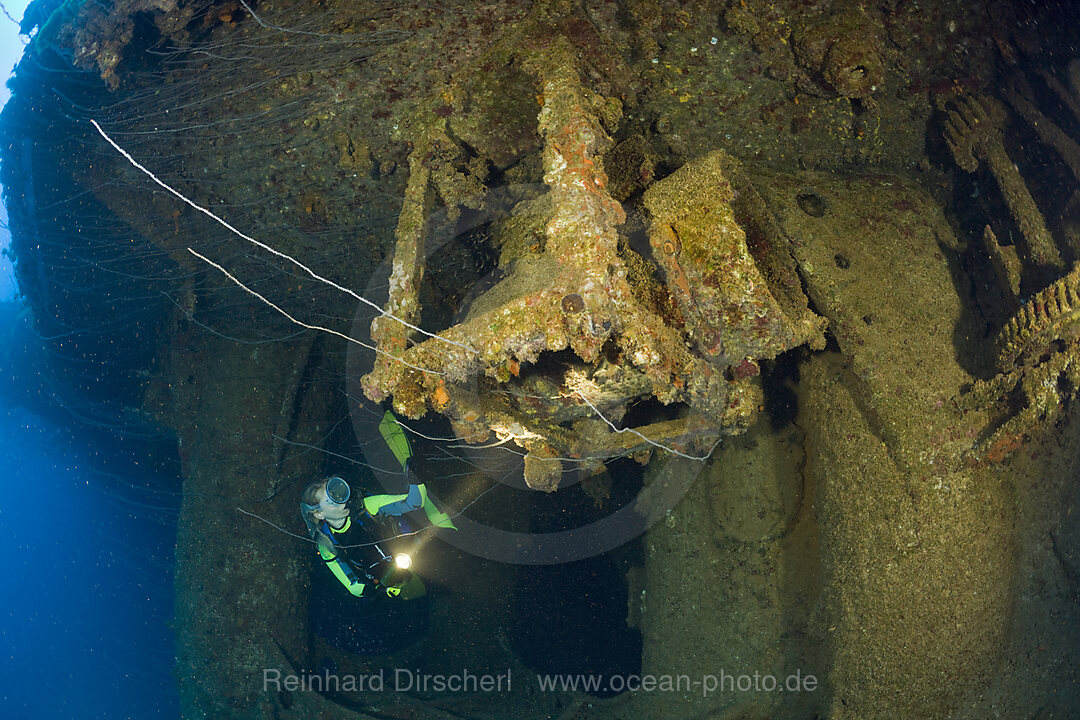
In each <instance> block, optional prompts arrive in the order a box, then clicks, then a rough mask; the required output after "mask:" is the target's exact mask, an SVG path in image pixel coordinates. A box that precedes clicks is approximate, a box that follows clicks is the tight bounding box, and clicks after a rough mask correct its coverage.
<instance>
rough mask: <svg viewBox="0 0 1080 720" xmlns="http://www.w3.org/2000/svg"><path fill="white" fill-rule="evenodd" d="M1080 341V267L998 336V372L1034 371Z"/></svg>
mask: <svg viewBox="0 0 1080 720" xmlns="http://www.w3.org/2000/svg"><path fill="white" fill-rule="evenodd" d="M1077 338H1080V264H1078V265H1077V266H1076V267H1074V268H1073V270H1072V272H1070V273H1069V274H1068V275H1066V276H1065V277H1063V278H1061V279H1059V280H1057V281H1056V282H1054V283H1053V284H1051V285H1049V286H1048V287H1046V288H1044V289H1042V290H1040V291H1039V292H1038V293H1036V294H1035V295H1034V296H1032V297H1031V299H1029V300H1028V301H1027V303H1025V304H1024V306H1023V307H1021V308H1020V310H1019V311H1018V312H1017V313H1016V314H1015V315H1013V317H1012V318H1010V319H1009V322H1007V323H1005V326H1004V327H1003V328H1002V329H1001V331H1000V332H999V333H998V338H997V345H998V361H997V364H998V369H999V370H1001V371H1002V372H1009V371H1011V370H1013V369H1015V368H1017V367H1025V366H1026V367H1034V366H1036V365H1039V364H1041V363H1042V362H1044V361H1045V360H1046V358H1047V357H1048V356H1049V355H1052V354H1053V353H1055V352H1057V351H1058V350H1061V349H1063V348H1064V347H1065V346H1067V345H1069V344H1071V343H1072V342H1074V341H1075V340H1076V339H1077Z"/></svg>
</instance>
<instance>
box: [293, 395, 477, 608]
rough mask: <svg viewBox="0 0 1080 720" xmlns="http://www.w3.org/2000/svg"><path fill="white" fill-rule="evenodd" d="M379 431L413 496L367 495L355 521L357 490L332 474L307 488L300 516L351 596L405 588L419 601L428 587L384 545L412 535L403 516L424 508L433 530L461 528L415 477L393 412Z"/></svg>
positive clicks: (404, 556) (406, 561)
mask: <svg viewBox="0 0 1080 720" xmlns="http://www.w3.org/2000/svg"><path fill="white" fill-rule="evenodd" d="M379 432H380V433H381V434H382V436H383V439H384V440H385V441H386V444H387V445H388V446H389V447H390V449H391V451H393V453H394V456H395V457H396V458H397V460H398V462H400V463H401V469H402V470H403V471H404V474H405V477H406V479H407V480H408V483H409V487H408V492H406V493H404V494H401V495H368V496H366V497H363V498H362V499H361V502H360V504H359V507H358V510H359V511H360V512H358V513H357V516H356V518H355V519H354V518H353V514H352V509H351V508H350V507H349V500H350V499H351V497H352V490H351V489H350V488H349V484H348V483H347V482H345V480H344V479H343V478H341V477H339V476H337V475H332V476H330V477H328V478H325V479H323V480H318V481H315V482H313V483H311V484H310V485H308V486H307V487H306V488H305V489H304V492H303V494H302V496H301V500H300V513H301V515H302V516H303V518H304V523H305V524H306V525H307V528H308V534H309V536H310V537H311V539H312V540H314V541H315V544H316V547H317V549H318V552H319V556H320V557H321V558H322V561H323V562H324V563H325V564H326V566H327V567H328V568H329V569H330V571H331V572H332V573H333V574H334V577H336V578H337V579H338V580H339V581H340V582H341V584H342V585H344V586H345V588H346V589H348V591H349V592H350V593H352V594H353V595H355V596H356V597H365V596H370V595H371V594H372V592H373V591H375V590H377V589H382V590H383V591H385V592H386V594H387V595H389V596H390V597H397V596H398V595H399V594H401V593H402V590H403V589H405V590H406V593H405V595H404V596H403V597H406V598H408V597H415V596H417V595H422V594H423V593H424V586H423V582H422V581H420V579H419V578H418V577H415V576H414V575H413V574H412V573H411V572H409V566H410V564H411V558H410V556H409V554H407V553H399V554H397V555H395V556H393V557H391V555H390V554H389V553H387V552H386V550H385V549H384V547H383V546H384V545H385V544H386V541H387V540H390V539H392V538H393V537H397V536H400V535H406V534H411V532H410V530H409V527H408V525H407V523H406V521H405V519H404V518H403V517H402V516H403V515H405V513H408V512H410V511H412V510H423V511H424V513H425V514H426V515H427V518H428V522H429V523H430V524H431V525H432V526H435V527H445V528H451V529H456V528H455V527H454V523H453V522H452V521H451V520H450V517H449V516H448V515H447V514H446V513H444V512H442V511H440V510H439V509H438V508H437V507H436V506H435V504H434V503H433V502H432V501H431V499H430V498H429V497H428V494H427V487H426V486H425V484H424V483H422V482H418V481H417V478H416V476H415V475H414V474H413V473H412V470H411V468H410V462H409V461H410V460H411V458H412V449H411V448H410V447H409V440H408V438H407V437H405V433H404V431H403V430H402V429H401V426H400V425H399V424H398V422H397V418H395V417H394V415H393V414H392V413H391V412H390V411H386V413H385V414H384V415H383V417H382V420H381V421H380V422H379ZM387 536H390V537H387Z"/></svg>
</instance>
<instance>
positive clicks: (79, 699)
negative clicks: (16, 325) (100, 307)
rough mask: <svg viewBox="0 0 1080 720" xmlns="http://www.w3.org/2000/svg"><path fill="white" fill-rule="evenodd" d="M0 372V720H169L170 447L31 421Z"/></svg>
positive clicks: (174, 497) (19, 373)
mask: <svg viewBox="0 0 1080 720" xmlns="http://www.w3.org/2000/svg"><path fill="white" fill-rule="evenodd" d="M4 329H5V330H6V329H8V328H4ZM0 370H2V371H3V374H4V376H5V377H4V378H3V379H4V380H5V381H6V383H5V385H6V387H5V388H4V392H0V609H2V614H0V717H3V718H4V720H23V719H24V718H25V719H26V720H31V719H32V720H52V719H53V718H57V719H60V718H63V719H64V720H70V718H85V719H90V718H109V720H116V719H118V718H158V717H161V718H175V717H177V716H178V713H179V702H178V699H177V695H176V688H175V681H174V680H173V676H172V666H173V631H172V627H171V625H172V616H173V587H172V582H173V547H174V544H175V536H176V516H177V509H178V507H179V495H178V494H177V493H176V489H177V485H178V483H177V480H176V473H175V470H174V469H172V470H171V469H170V465H169V463H168V461H165V462H155V461H153V460H152V459H151V458H152V456H153V453H154V451H155V448H157V450H158V451H160V449H161V447H167V445H161V444H155V443H153V442H147V440H146V439H145V438H141V437H138V436H134V437H133V436H131V435H126V436H124V435H118V434H116V433H114V432H104V431H102V430H101V429H100V428H96V429H95V428H94V427H92V426H86V425H79V424H75V423H74V422H67V421H66V420H65V414H64V412H63V411H62V409H60V411H59V412H56V413H51V412H50V413H47V415H48V416H49V417H48V418H46V417H43V416H42V415H39V414H37V413H35V412H31V411H30V410H28V409H27V408H26V407H24V406H23V404H22V403H21V401H20V397H19V393H18V392H15V393H12V392H11V391H12V390H13V389H14V390H16V391H17V390H18V388H17V387H16V388H12V387H11V382H12V377H13V375H14V377H15V378H19V377H26V376H27V373H26V370H27V368H12V367H10V366H7V367H2V368H0ZM33 374H34V373H33V369H32V368H30V373H29V375H31V376H32V375H33ZM38 409H40V408H38Z"/></svg>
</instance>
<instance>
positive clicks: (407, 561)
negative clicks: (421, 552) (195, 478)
mask: <svg viewBox="0 0 1080 720" xmlns="http://www.w3.org/2000/svg"><path fill="white" fill-rule="evenodd" d="M394 564H395V565H397V567H398V569H400V570H408V569H409V567H411V566H412V558H411V557H409V556H408V555H406V554H405V553H398V554H397V555H395V556H394Z"/></svg>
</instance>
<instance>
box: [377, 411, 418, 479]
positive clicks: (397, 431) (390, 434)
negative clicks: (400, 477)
mask: <svg viewBox="0 0 1080 720" xmlns="http://www.w3.org/2000/svg"><path fill="white" fill-rule="evenodd" d="M379 432H380V433H381V434H382V436H383V440H385V441H386V444H387V446H388V447H389V448H390V450H391V452H393V453H394V457H396V458H397V460H398V462H399V463H401V467H402V469H404V468H405V464H406V463H408V462H409V458H411V457H412V448H411V447H409V438H407V437H405V431H404V430H402V429H401V425H399V424H398V421H397V418H396V417H394V413H392V412H390V411H389V410H387V411H386V412H385V413H384V414H383V416H382V420H380V421H379Z"/></svg>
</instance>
